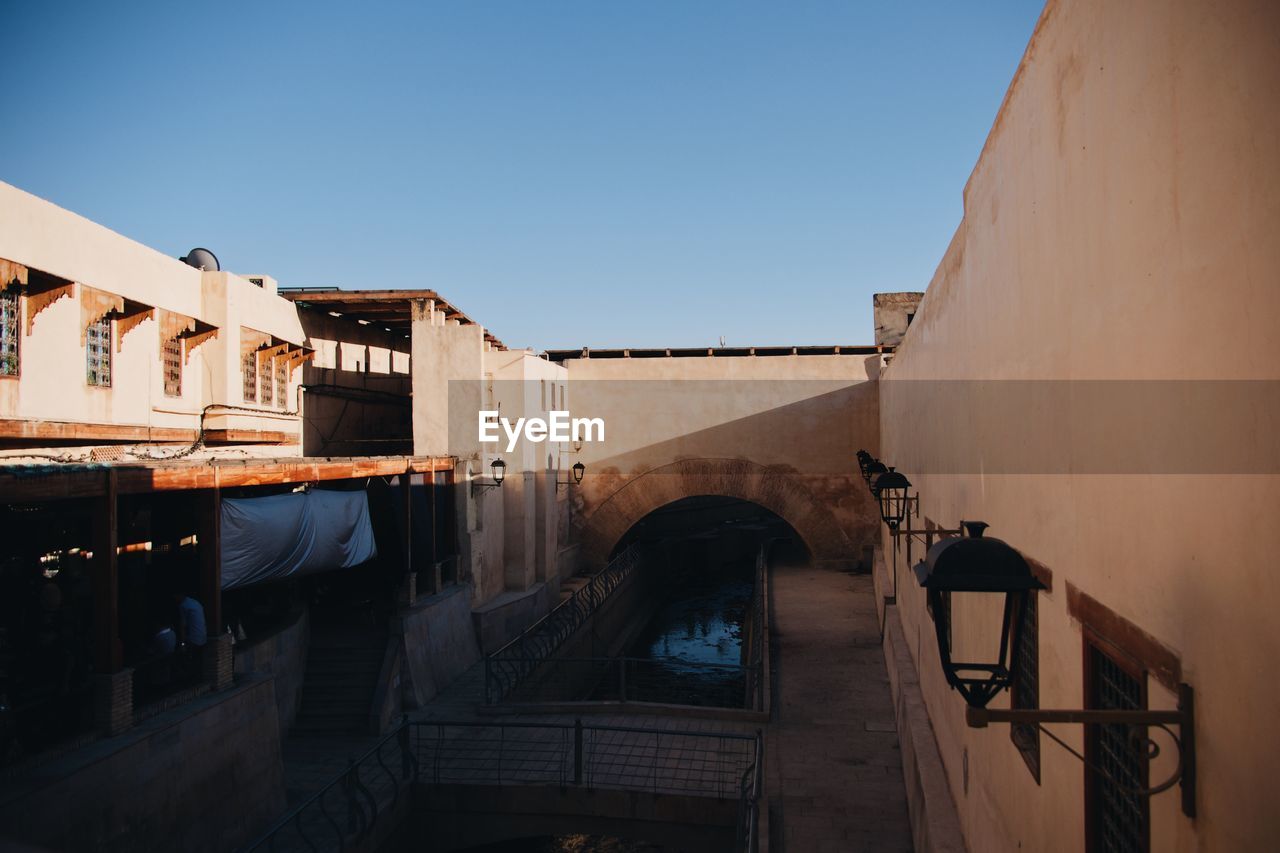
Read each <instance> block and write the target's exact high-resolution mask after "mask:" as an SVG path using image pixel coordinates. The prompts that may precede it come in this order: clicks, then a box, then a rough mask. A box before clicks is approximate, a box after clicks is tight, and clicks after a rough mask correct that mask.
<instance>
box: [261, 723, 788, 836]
mask: <svg viewBox="0 0 1280 853" xmlns="http://www.w3.org/2000/svg"><path fill="white" fill-rule="evenodd" d="M763 762H764V738H763V735H762V734H761V732H759V731H756V732H755V733H754V734H746V733H740V732H690V731H669V730H664V729H658V728H636V727H627V726H597V725H586V724H584V723H583V722H582V720H575V721H574V722H572V723H569V722H563V723H520V722H501V723H490V722H483V721H457V722H450V721H419V722H405V723H403V724H402V725H401V726H400V727H399V728H398V729H397V730H396V731H395V732H393V733H391V734H390V735H388V736H387V737H385V738H383V739H382V740H381V741H379V742H378V744H377V745H376V746H374V747H373V749H371V750H369V751H368V752H366V753H365V754H364V755H362V756H361V757H360V758H358V759H355V760H353V761H352V762H351V764H350V766H349V767H348V769H347V771H346V772H345V773H343V774H342V775H341V776H339V777H337V778H335V779H333V780H332V781H331V782H329V784H327V785H325V786H324V787H323V788H321V789H320V790H319V791H317V792H316V793H315V794H313V795H311V797H309V798H308V799H306V800H304V801H303V802H302V803H300V804H299V805H297V806H296V807H294V808H293V809H292V810H291V811H290V812H289V813H288V814H286V815H285V816H284V817H283V818H282V819H280V820H279V821H277V822H276V823H275V824H274V825H273V826H272V827H271V828H270V829H269V830H268V831H267V832H266V833H264V834H263V835H262V836H260V837H259V838H257V839H256V840H254V841H253V842H251V843H250V844H248V845H247V846H245V847H244V848H242V850H243V851H246V853H247V851H273V853H279V852H280V851H292V850H304V851H311V853H321V851H325V853H327V852H328V851H338V853H341V851H344V850H346V849H347V848H348V847H352V846H354V845H357V844H359V843H361V842H363V841H365V840H367V839H368V838H369V837H371V835H372V834H373V832H374V831H375V829H376V828H377V827H378V826H379V822H380V821H382V822H383V824H384V828H387V829H389V827H385V822H386V820H387V819H388V818H387V815H388V814H389V813H390V812H391V811H392V810H393V809H395V807H396V805H397V803H398V802H399V801H400V799H401V798H402V797H405V796H408V795H410V789H411V786H413V785H414V784H415V783H424V784H435V785H493V786H497V785H552V786H559V787H566V788H567V787H569V786H581V787H588V788H616V789H623V790H630V791H643V792H649V793H654V794H676V795H683V796H695V797H711V798H716V799H722V800H725V799H736V800H737V801H738V820H737V823H738V825H737V827H736V834H737V839H738V844H737V847H736V849H738V850H741V851H750V852H751V853H754V851H755V850H756V846H755V845H756V844H758V839H757V836H756V833H757V827H758V825H759V808H758V803H759V800H760V796H761V793H762V789H761V785H762V780H763V774H762V768H763Z"/></svg>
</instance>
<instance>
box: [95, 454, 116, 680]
mask: <svg viewBox="0 0 1280 853" xmlns="http://www.w3.org/2000/svg"><path fill="white" fill-rule="evenodd" d="M119 527H120V525H119V519H118V517H117V506H116V472H115V469H114V468H111V469H108V470H107V473H106V487H105V489H103V493H102V495H101V496H100V497H99V498H98V500H97V501H95V506H94V509H93V528H92V529H93V547H92V551H93V663H94V669H95V670H97V672H98V673H99V674H100V675H108V674H110V673H113V672H118V671H119V670H120V668H121V666H122V664H123V661H124V650H123V647H122V646H121V644H120V572H119V565H118V563H117V556H116V547H117V546H118V545H119V538H120V534H119Z"/></svg>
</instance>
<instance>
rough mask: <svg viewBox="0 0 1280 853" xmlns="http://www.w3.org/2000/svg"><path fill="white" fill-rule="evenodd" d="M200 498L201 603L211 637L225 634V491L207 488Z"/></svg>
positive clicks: (198, 518) (198, 535) (197, 533)
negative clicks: (223, 501)
mask: <svg viewBox="0 0 1280 853" xmlns="http://www.w3.org/2000/svg"><path fill="white" fill-rule="evenodd" d="M196 501H197V506H198V509H197V512H196V519H197V521H196V523H197V527H196V541H197V543H198V548H199V559H200V603H201V604H202V605H203V606H204V621H205V626H206V628H207V630H208V631H209V636H211V637H216V636H218V635H219V634H220V633H222V491H221V490H220V489H217V488H213V489H207V490H203V491H201V492H200V493H199V494H198V495H197V496H196Z"/></svg>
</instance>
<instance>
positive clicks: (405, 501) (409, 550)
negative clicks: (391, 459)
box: [400, 471, 413, 578]
mask: <svg viewBox="0 0 1280 853" xmlns="http://www.w3.org/2000/svg"><path fill="white" fill-rule="evenodd" d="M400 485H401V486H402V487H403V488H401V490H400V513H401V515H400V518H401V521H402V522H403V527H404V530H403V532H402V535H401V540H402V544H403V547H404V573H405V577H406V578H408V576H409V575H410V574H412V572H413V475H412V474H410V473H409V472H408V471H405V472H404V473H403V474H401V475H400Z"/></svg>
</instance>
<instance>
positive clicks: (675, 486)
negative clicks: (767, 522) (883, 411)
mask: <svg viewBox="0 0 1280 853" xmlns="http://www.w3.org/2000/svg"><path fill="white" fill-rule="evenodd" d="M566 364H567V366H568V368H569V380H570V385H569V395H570V402H571V410H572V412H573V415H574V417H603V418H604V419H605V422H606V423H605V428H606V431H605V440H604V441H603V442H599V443H586V444H585V445H584V446H583V448H582V451H581V452H580V454H578V457H577V458H578V459H580V460H581V461H582V462H583V463H584V464H585V465H586V466H587V472H586V477H585V479H584V480H583V483H582V485H581V487H579V488H577V489H575V490H574V492H573V500H574V503H575V507H574V512H573V515H574V521H575V525H576V526H577V528H578V530H579V536H580V539H581V541H582V543H583V544H584V547H585V548H586V549H587V551H588V553H587V554H586V559H588V561H596V562H598V561H599V560H600V559H602V558H603V557H605V556H607V554H608V550H609V549H610V548H612V546H613V544H615V543H616V542H617V539H618V538H619V537H620V536H621V535H622V534H623V533H625V532H626V529H627V528H629V527H630V526H631V525H632V524H634V523H635V522H636V521H639V520H640V518H642V517H643V516H644V514H646V513H648V512H650V511H652V510H653V509H656V508H657V507H658V506H661V505H662V503H665V502H667V501H669V500H678V499H679V498H681V497H689V496H691V495H697V494H713V495H714V494H727V495H729V496H732V497H741V498H744V499H747V500H757V501H758V502H759V501H768V502H771V503H773V504H774V505H773V506H770V505H769V503H765V504H764V505H765V506H767V507H768V508H769V509H772V510H774V511H775V512H778V513H779V514H780V515H782V516H783V518H785V519H786V520H787V521H789V522H790V523H791V524H792V526H793V527H796V528H797V530H798V531H799V532H801V535H802V536H805V535H806V533H805V531H804V530H803V529H802V528H805V527H806V526H807V519H809V518H814V519H817V518H818V517H821V518H822V521H821V522H820V523H819V522H815V523H813V524H812V525H808V526H809V531H810V535H808V536H807V537H806V540H807V542H806V544H808V546H809V547H810V549H811V550H812V551H813V552H814V555H815V557H816V558H817V559H818V560H820V561H824V562H828V563H837V562H839V563H843V564H846V565H852V564H854V563H856V562H858V561H859V560H860V558H861V556H862V545H864V544H866V543H869V542H871V541H872V540H873V538H874V535H875V529H876V521H875V520H876V519H877V518H878V515H876V514H875V510H874V507H873V506H872V503H871V500H870V498H869V497H868V496H867V494H866V490H865V489H864V488H861V487H860V484H859V488H854V487H853V483H854V480H855V479H857V477H858V474H857V468H856V464H855V462H854V454H855V453H856V451H857V450H858V449H859V448H861V447H866V448H868V449H870V450H872V451H874V450H876V448H877V447H878V446H879V442H878V435H877V433H878V427H879V423H878V413H877V408H876V405H877V404H876V390H875V383H874V382H873V381H872V379H873V377H874V376H875V374H876V371H877V370H878V359H877V357H874V356H871V357H868V356H858V355H821V356H819V355H814V356H777V357H761V356H755V357H752V356H742V357H715V358H710V357H708V358H620V359H590V358H587V359H573V360H570V361H568V362H566ZM744 466H745V467H744ZM748 469H749V470H748ZM726 490H727V491H726ZM659 501H661V502H659Z"/></svg>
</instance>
